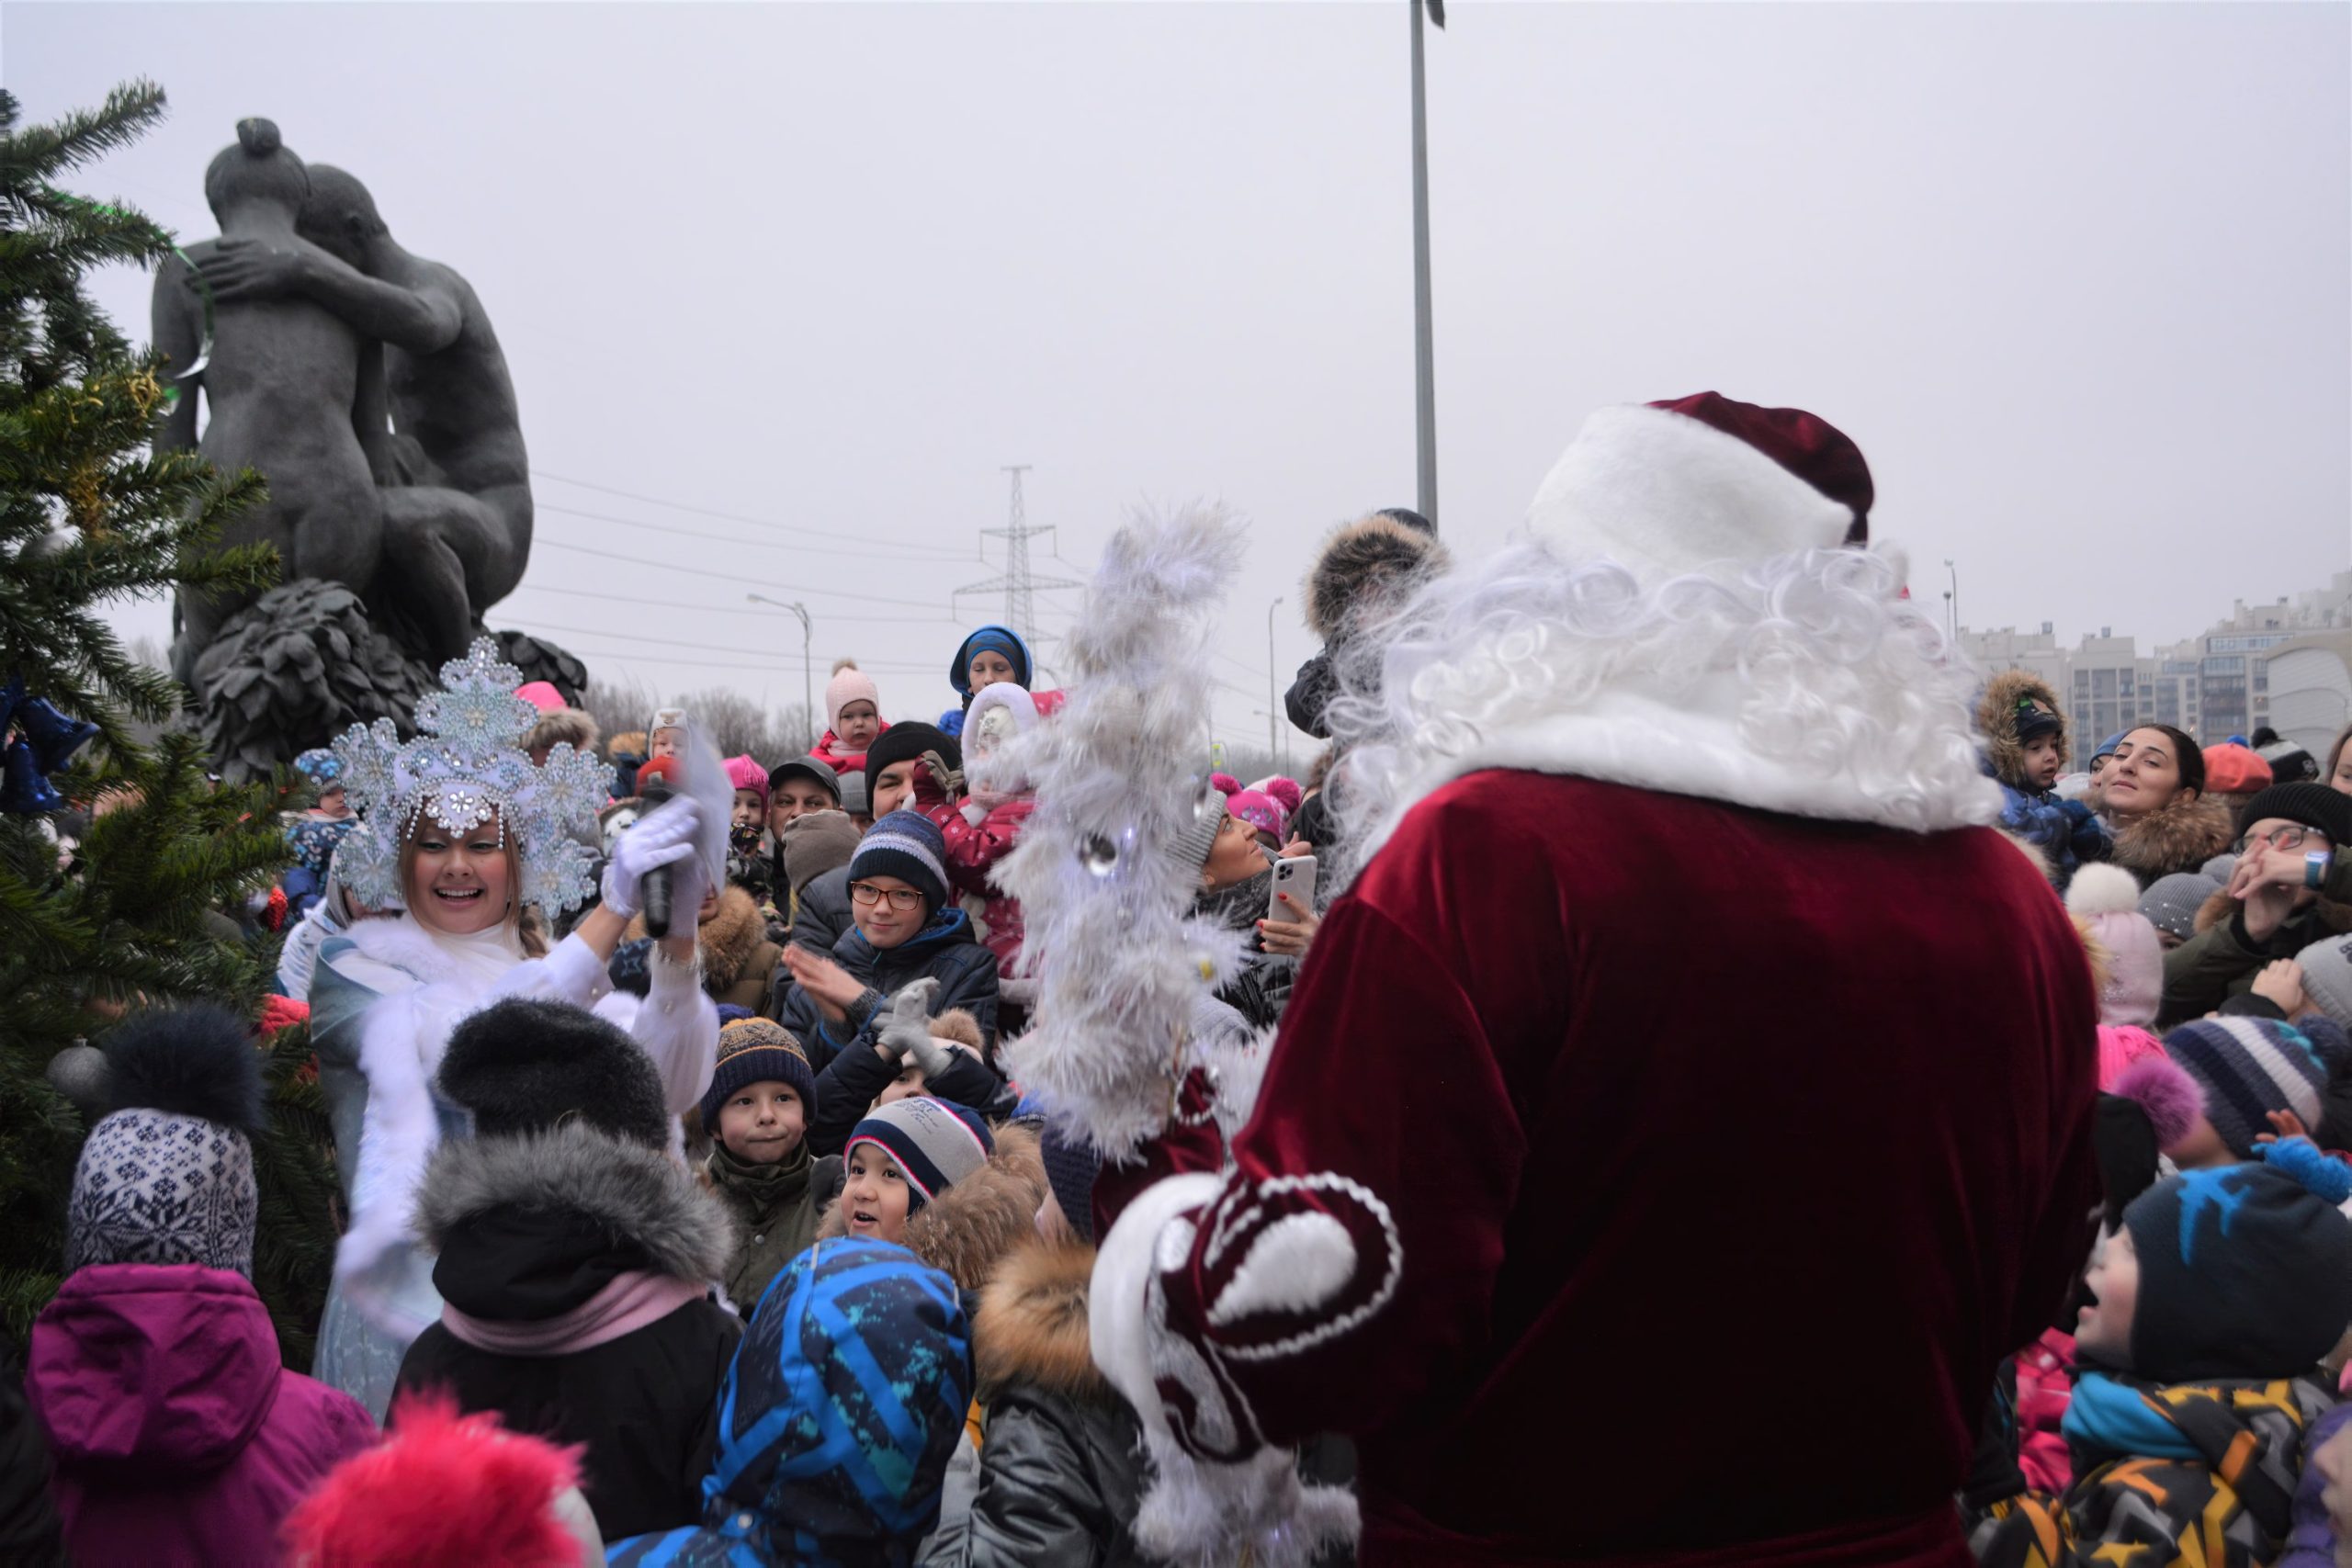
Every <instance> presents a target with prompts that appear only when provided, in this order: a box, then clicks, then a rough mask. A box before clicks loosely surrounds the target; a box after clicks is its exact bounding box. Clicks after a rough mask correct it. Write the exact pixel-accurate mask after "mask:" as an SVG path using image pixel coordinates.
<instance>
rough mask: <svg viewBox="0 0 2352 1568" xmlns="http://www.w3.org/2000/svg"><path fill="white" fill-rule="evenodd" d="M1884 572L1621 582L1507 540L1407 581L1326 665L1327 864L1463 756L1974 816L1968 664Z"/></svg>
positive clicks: (1467, 762) (1822, 803)
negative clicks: (1335, 836)
mask: <svg viewBox="0 0 2352 1568" xmlns="http://www.w3.org/2000/svg"><path fill="white" fill-rule="evenodd" d="M1903 575H1904V567H1903V561H1902V558H1901V556H1900V555H1899V554H1898V553H1897V552H1895V551H1894V550H1892V549H1890V548H1887V547H1872V548H1854V547H1837V548H1815V549H1805V550H1801V551H1797V552H1794V553H1790V554H1781V555H1772V556H1767V557H1763V558H1756V559H1750V560H1747V561H1741V562H1725V563H1721V564H1719V565H1716V566H1713V567H1712V568H1710V569H1708V570H1700V571H1686V572H1679V573H1674V574H1661V573H1656V572H1652V573H1647V574H1639V575H1637V574H1636V573H1635V572H1634V570H1629V569H1627V568H1626V567H1624V566H1622V565H1620V564H1618V563H1616V562H1614V561H1611V560H1605V559H1597V558H1589V557H1588V558H1580V559H1579V558H1566V557H1565V556H1564V555H1563V553H1561V551H1560V550H1559V548H1558V547H1557V546H1556V545H1555V544H1546V543H1544V542H1542V541H1540V540H1537V539H1522V540H1521V541H1520V542H1515V543H1513V544H1511V545H1510V546H1508V547H1505V548H1504V549H1503V550H1502V551H1500V552H1499V553H1498V554H1497V555H1495V556H1493V557H1491V558H1487V559H1486V560H1484V561H1480V562H1477V563H1476V564H1473V565H1469V566H1464V567H1459V568H1457V569H1455V570H1453V571H1451V572H1449V573H1447V574H1446V575H1444V576H1442V577H1440V578H1437V579H1435V580H1433V581H1430V582H1428V583H1426V584H1424V585H1423V586H1422V587H1421V589H1420V590H1419V592H1417V593H1416V594H1415V595H1414V596H1413V597H1412V598H1411V599H1410V600H1409V601H1408V602H1407V603H1406V604H1404V605H1403V606H1401V607H1400V608H1399V610H1398V611H1397V613H1396V614H1395V615H1393V616H1390V617H1388V618H1387V619H1386V620H1385V621H1383V622H1381V623H1380V624H1378V625H1376V626H1367V627H1366V628H1364V630H1363V634H1362V635H1361V636H1360V637H1356V638H1354V639H1352V640H1351V644H1350V649H1349V654H1348V657H1347V658H1346V659H1344V660H1342V661H1341V662H1340V669H1339V671H1338V675H1339V679H1340V696H1339V697H1338V698H1337V699H1336V700H1335V701H1334V702H1333V704H1332V705H1331V707H1330V709H1329V719H1330V724H1331V730H1332V737H1333V739H1334V742H1335V743H1336V744H1338V745H1340V746H1341V747H1342V748H1344V749H1345V753H1346V754H1345V758H1344V761H1342V763H1341V764H1340V768H1339V770H1338V772H1337V776H1336V778H1335V781H1334V784H1333V786H1332V797H1333V804H1334V807H1335V808H1336V810H1337V812H1338V814H1339V817H1340V824H1341V829H1342V834H1343V839H1344V841H1345V844H1346V846H1347V853H1346V855H1345V861H1346V864H1345V865H1344V867H1343V870H1344V871H1345V872H1346V873H1348V874H1352V873H1353V872H1354V871H1356V870H1359V869H1361V867H1362V866H1363V863H1365V862H1366V861H1368V860H1369V859H1370V858H1371V856H1372V855H1373V854H1374V852H1376V851H1377V850H1378V849H1379V847H1380V845H1381V844H1382V843H1383V842H1384V841H1385V840H1386V839H1387V837H1388V835H1389V834H1390V833H1392V832H1394V831H1395V830H1396V828H1397V823H1398V821H1399V820H1400V819H1401V818H1403V817H1404V815H1405V813H1406V812H1407V811H1408V810H1410V809H1411V808H1412V807H1413V805H1414V804H1415V803H1416V802H1418V801H1419V800H1420V799H1421V798H1422V797H1424V796H1425V795H1429V794H1430V792H1431V791H1433V790H1435V789H1437V788H1439V787H1440V786H1441V785H1442V784H1446V783H1448V782H1449V781H1451V780H1453V779H1454V778H1458V777H1460V776H1461V775H1463V774H1464V773H1472V772H1475V771H1476V770H1478V769H1482V768H1518V769H1525V770H1528V771H1531V772H1536V773H1568V774H1575V775H1577V776H1579V777H1584V778H1590V779H1600V780H1606V781H1611V782H1615V783H1621V784H1632V785H1635V786H1637V787H1640V788H1644V789H1652V790H1659V791H1664V792H1666V793H1668V794H1674V795H1695V796H1699V797H1702V798H1705V799H1710V800H1721V801H1727V802H1731V803H1733V804H1736V805H1743V806H1752V807H1759V808H1761V809H1764V810H1768V811H1778V812H1786V813H1790V814H1792V815H1795V816H1801V817H1814V818H1826V819H1828V820H1832V821H1845V822H1866V823H1876V824H1880V825H1883V826H1888V827H1895V828H1903V829H1909V830H1911V831H1914V832H1930V831H1935V830H1938V829H1947V828H1957V827H1962V826H1968V825H1973V824H1979V823H1986V822H1990V821H1992V820H1994V819H1995V818H1996V817H1997V816H1998V815H1999V812H2000V791H1999V788H1998V786H1996V784H1993V782H1992V781H1991V780H1990V779H1988V778H1987V777H1985V773H1984V772H1983V770H1982V768H1981V767H1980V766H1979V762H1978V757H1979V743H1978V741H1977V739H1976V738H1975V736H1974V734H1973V730H1972V728H1971V723H1970V704H1971V702H1972V700H1973V689H1974V686H1975V683H1976V676H1975V674H1974V672H1973V671H1972V670H1971V669H1970V667H1969V666H1968V663H1967V661H1966V660H1962V659H1961V658H1959V657H1958V656H1957V655H1956V654H1955V653H1954V652H1953V651H1952V650H1951V649H1948V648H1947V646H1946V644H1945V640H1944V637H1943V635H1942V633H1941V631H1940V630H1939V628H1938V627H1937V626H1935V625H1934V624H1933V622H1931V621H1930V620H1929V619H1928V617H1927V616H1926V615H1923V614H1921V613H1920V611H1919V610H1918V609H1917V607H1916V606H1915V605H1913V604H1911V603H1910V602H1909V601H1907V600H1905V599H1903V598H1902V597H1900V593H1901V590H1902V586H1903Z"/></svg>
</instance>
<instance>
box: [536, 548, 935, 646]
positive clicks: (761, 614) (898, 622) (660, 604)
mask: <svg viewBox="0 0 2352 1568" xmlns="http://www.w3.org/2000/svg"><path fill="white" fill-rule="evenodd" d="M554 542H555V541H553V540H551V539H549V540H541V541H540V543H542V544H552V543H554ZM729 581H733V579H731V578H730V579H729ZM515 592H517V593H560V594H562V595H563V596H564V597H565V598H567V599H602V600H605V601H607V602H609V603H611V604H635V605H639V606H640V607H642V608H645V609H649V610H693V611H695V612H697V613H699V614H701V615H752V616H755V617H757V618H758V619H760V620H763V621H765V620H772V619H774V618H775V612H774V611H772V610H745V609H741V608H738V607H737V606H735V605H732V604H693V603H690V602H688V601H686V600H684V599H648V598H645V597H644V596H642V595H641V594H636V593H600V592H597V591H596V590H594V589H593V588H553V587H549V586H548V584H546V583H544V582H523V583H517V584H516V585H515ZM889 624H890V625H891V626H962V625H963V624H964V623H963V622H962V621H960V620H958V619H956V617H955V616H953V615H934V616H933V617H932V618H931V619H929V620H924V619H922V618H921V617H920V616H912V615H894V616H892V617H891V618H890V621H889Z"/></svg>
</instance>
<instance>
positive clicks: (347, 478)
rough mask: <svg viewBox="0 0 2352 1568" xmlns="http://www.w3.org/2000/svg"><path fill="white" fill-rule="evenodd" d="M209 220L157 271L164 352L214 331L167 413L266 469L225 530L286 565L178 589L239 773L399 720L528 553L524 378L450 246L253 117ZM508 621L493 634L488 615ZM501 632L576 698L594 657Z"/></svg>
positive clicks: (190, 348)
mask: <svg viewBox="0 0 2352 1568" xmlns="http://www.w3.org/2000/svg"><path fill="white" fill-rule="evenodd" d="M204 194H205V199H206V201H207V203H208V204H209V206H210V207H211V209H212V212H213V216H214V218H215V219H216V220H218V221H219V223H220V237H219V238H218V239H214V240H207V241H204V242H201V243H198V244H194V245H191V246H189V247H188V248H187V257H188V260H189V261H190V262H192V263H194V265H195V266H196V268H197V269H198V272H200V274H201V276H200V277H198V276H195V275H193V274H191V272H190V270H189V268H188V266H187V265H183V264H182V263H181V262H179V261H177V260H174V261H171V262H167V263H166V264H165V265H164V267H163V268H162V269H161V270H160V271H159V272H158V273H157V275H156V278H155V288H154V301H153V305H154V337H155V344H156V347H157V348H158V350H160V351H161V352H162V353H163V354H164V355H165V358H166V363H167V369H169V370H185V368H186V367H188V366H189V365H192V364H195V363H197V362H198V357H199V355H202V353H203V349H204V343H203V339H204V335H205V330H206V314H207V306H206V296H207V295H208V294H209V300H210V315H211V321H210V333H211V336H212V342H211V343H210V345H209V346H210V353H209V357H205V358H204V359H203V363H202V368H201V369H200V371H198V374H197V375H196V376H195V377H194V378H191V379H190V380H189V381H188V382H184V383H183V385H184V386H187V387H190V388H191V389H201V392H202V396H203V399H204V402H205V404H206V406H207V409H208V410H209V420H208V421H207V423H205V425H204V427H203V429H202V432H201V434H200V435H199V434H198V422H197V400H196V397H195V396H193V395H187V396H183V397H182V398H180V399H179V400H178V401H177V403H176V404H175V407H174V408H173V409H172V411H171V412H170V413H169V414H168V415H167V416H166V417H165V420H164V425H163V427H162V429H161V430H160V431H159V432H158V434H157V438H156V439H157V445H158V446H163V447H170V446H195V447H198V449H200V450H201V451H202V452H203V453H204V455H205V457H208V458H209V459H210V460H211V461H212V463H213V464H214V466H215V467H217V468H220V469H222V470H224V471H232V470H234V469H236V468H255V469H258V470H259V471H260V472H261V473H262V475H263V476H264V477H265V478H266V479H268V481H269V499H268V501H267V502H265V503H264V504H262V505H260V506H257V507H255V508H254V509H253V510H251V511H249V512H247V513H243V515H241V516H240V517H238V518H237V519H235V520H234V521H233V522H232V524H231V525H230V528H229V540H228V542H232V543H245V542H253V541H260V542H266V543H268V544H271V545H274V546H276V547H277V552H278V556H279V558H280V560H281V561H282V563H283V573H284V575H283V579H282V581H281V583H280V586H278V587H277V588H276V589H273V590H272V591H271V592H269V593H267V594H266V595H263V596H262V597H261V599H260V600H258V601H257V602H254V603H251V604H247V603H243V602H241V601H238V600H235V599H232V598H228V597H225V596H222V595H219V594H212V595H206V594H200V593H194V592H183V593H182V595H181V597H180V601H179V603H178V604H177V606H176V609H175V623H176V626H177V635H176V637H175V641H174V644H173V653H172V660H173V670H174V672H175V674H176V675H177V676H178V677H179V678H180V679H181V680H182V681H183V682H186V683H187V685H188V686H189V687H190V688H191V689H192V690H193V691H194V692H195V694H196V696H197V700H198V707H199V709H200V711H201V712H202V714H203V716H204V721H205V726H206V729H207V732H208V735H209V737H210V738H211V739H212V741H213V743H214V747H215V750H216V751H217V752H218V753H219V754H220V757H221V761H222V762H223V764H224V765H225V766H226V767H228V768H229V769H231V770H232V771H234V772H239V773H243V772H250V771H256V770H261V769H266V767H267V766H268V765H269V764H270V763H271V762H274V761H285V760H287V759H288V758H290V757H291V756H292V755H293V754H294V753H295V752H297V751H299V750H303V749H305V748H306V747H309V746H311V745H316V744H320V743H322V742H323V741H324V740H325V739H328V738H329V737H331V736H332V735H333V734H334V733H336V732H337V731H339V730H340V729H341V728H344V727H345V726H347V725H348V724H349V723H351V722H352V721H353V720H355V719H371V718H374V717H377V716H390V717H392V718H393V719H394V720H395V721H396V722H397V723H398V724H400V725H401V727H402V728H403V729H405V728H407V726H408V723H409V712H410V709H411V707H412V706H413V703H414V701H415V698H416V696H417V694H419V693H420V692H421V691H423V690H424V689H425V688H426V687H427V686H428V685H429V684H430V671H432V669H434V668H435V667H437V665H438V664H439V663H440V662H441V661H443V660H447V659H451V658H456V657H458V656H459V655H461V654H462V653H463V652H464V651H465V649H466V648H467V646H468V645H469V643H470V641H471V640H472V638H473V637H475V636H477V635H479V634H480V632H481V629H482V619H483V616H484V615H486V614H487V613H488V612H489V610H490V609H491V607H492V605H494V604H497V603H498V602H499V601H500V600H501V599H503V598H504V597H505V596H506V595H507V594H508V593H509V592H513V591H514V588H515V584H516V583H517V582H518V581H521V579H522V575H523V570H524V567H525V566H526V564H527V563H528V561H529V558H530V547H531V524H532V511H531V491H530V479H529V469H528V465H527V458H526V455H525V451H524V446H523V433H522V427H521V424H520V423H519V420H518V418H517V415H516V411H515V388H514V383H513V381H512V379H511V378H509V376H508V374H507V370H506V359H505V355H504V354H503V352H502V351H501V350H500V348H499V344H498V337H497V334H496V333H495V332H493V331H492V327H491V324H490V318H489V315H488V313H487V312H486V311H485V310H483V309H482V305H481V299H479V298H477V297H476V295H475V293H474V291H473V288H471V286H469V284H468V283H467V282H466V280H465V278H464V277H463V276H460V275H459V274H458V272H457V271H456V270H455V269H454V268H451V267H449V266H447V265H443V264H441V263H439V262H435V261H428V260H426V259H425V258H424V257H422V256H418V255H415V254H412V253H411V252H409V251H408V250H406V249H405V248H403V247H402V246H401V244H400V243H398V242H397V241H395V240H394V239H393V238H392V236H391V232H390V229H389V228H388V227H387V226H386V224H385V223H384V221H383V220H382V219H381V218H380V217H379V215H378V213H377V211H376V204H375V200H374V198H373V197H371V196H370V195H369V194H368V189H367V187H366V186H363V185H361V184H360V182H359V181H358V180H357V179H356V178H354V177H353V176H352V175H348V174H345V172H343V171H342V170H340V169H334V168H330V167H327V166H326V165H324V164H317V165H308V166H306V165H305V164H303V163H302V161H301V160H300V159H299V158H298V157H296V156H295V155H294V153H293V152H292V151H290V150H289V149H288V148H287V147H286V146H285V145H284V143H283V141H281V140H280V139H279V136H278V132H277V127H276V126H275V125H273V124H271V123H270V122H269V121H268V120H266V119H248V120H243V121H241V122H240V123H239V125H238V127H237V143H236V145H234V146H232V147H229V148H225V149H223V150H222V151H221V152H220V155H219V156H217V157H216V158H214V159H213V161H212V164H211V167H210V168H209V170H208V171H207V172H206V175H205V182H204ZM493 635H498V634H493ZM501 643H502V648H503V652H504V653H505V655H506V657H507V658H508V659H510V660H513V661H514V662H515V663H517V664H519V665H521V666H522V667H523V668H524V670H525V672H526V674H528V675H531V676H533V677H534V678H541V679H547V680H549V681H552V682H554V683H555V684H556V685H557V687H558V688H559V689H560V690H561V691H563V692H564V694H565V695H566V696H567V697H575V698H576V696H577V694H578V689H579V687H580V686H581V685H582V684H583V683H584V682H585V676H586V672H585V671H584V670H582V668H581V667H580V665H579V663H578V661H577V660H572V659H571V658H570V656H568V655H565V654H563V653H562V652H561V650H560V649H551V648H548V647H546V646H544V645H540V644H537V643H535V642H533V641H532V640H531V639H529V638H527V637H521V636H520V634H515V633H507V634H503V635H502V636H501Z"/></svg>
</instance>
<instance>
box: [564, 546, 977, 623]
mask: <svg viewBox="0 0 2352 1568" xmlns="http://www.w3.org/2000/svg"><path fill="white" fill-rule="evenodd" d="M532 543H533V544H534V545H537V546H539V547H544V548H547V549H550V550H571V551H572V552H573V553H574V554H576V555H583V556H600V557H602V558H604V559H605V560H616V561H620V562H622V563H624V564H626V565H628V566H636V567H652V568H654V569H655V570H660V571H674V572H678V573H681V574H682V575H684V576H686V577H707V578H709V579H710V580H711V581H714V582H725V583H730V584H732V585H733V586H735V587H738V588H745V587H750V588H769V589H773V590H775V592H778V593H805V594H808V595H809V597H811V598H829V599H862V600H865V601H866V602H867V603H869V604H903V605H905V606H907V607H908V608H910V609H915V610H936V609H937V608H939V605H938V603H937V602H936V601H935V600H926V599H892V598H888V597H887V596H885V595H883V594H880V593H853V592H850V591H849V590H848V589H845V588H787V587H786V586H785V585H784V584H783V583H781V582H755V581H752V579H750V578H748V577H737V576H735V575H734V574H733V573H731V572H724V571H706V570H703V569H702V568H700V567H693V566H673V565H672V564H671V563H670V562H668V561H663V560H647V559H646V558H644V557H642V556H625V555H619V554H616V553H615V552H614V551H611V550H599V549H594V548H592V547H589V546H586V545H575V544H572V543H571V541H569V540H566V539H535V540H533V541H532Z"/></svg>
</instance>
